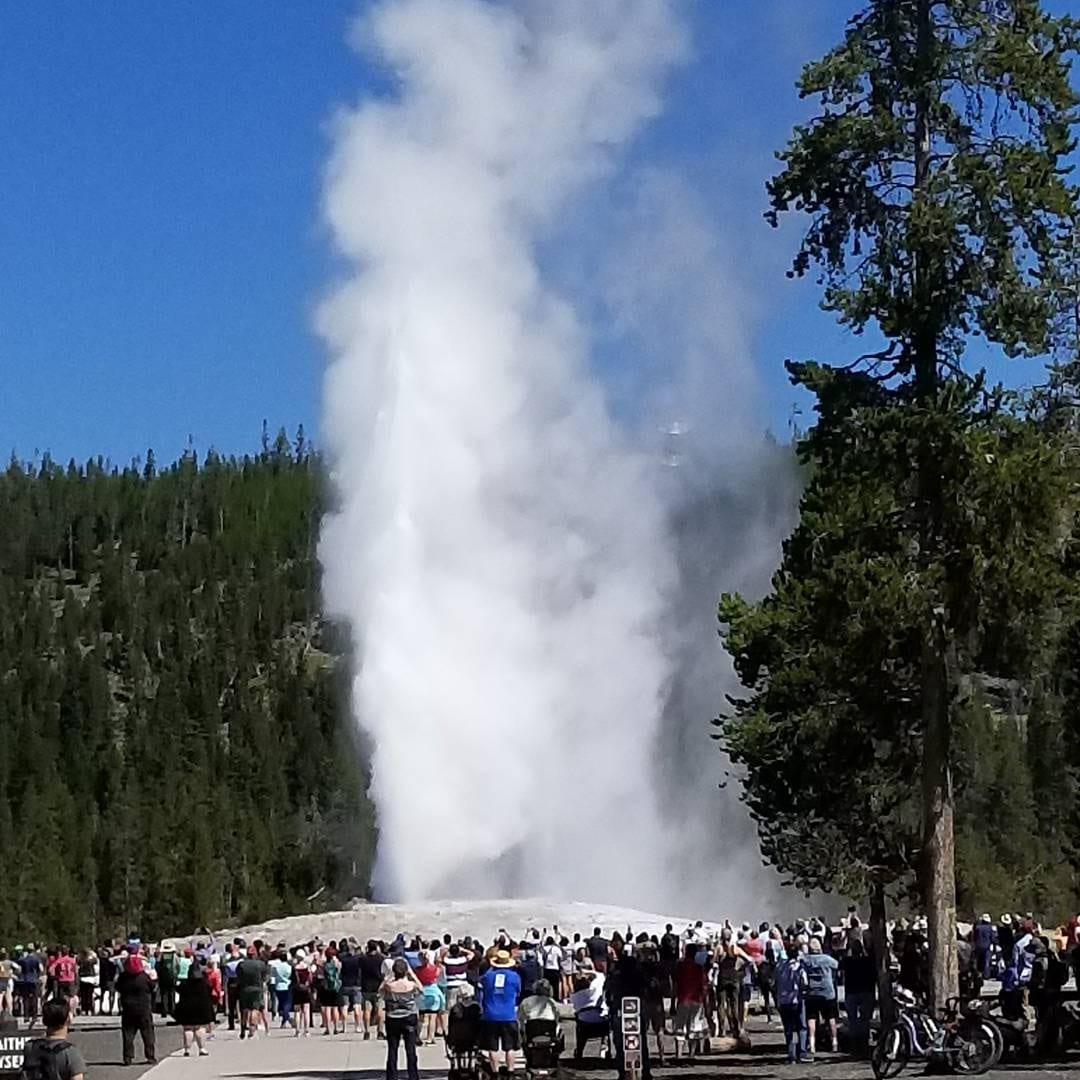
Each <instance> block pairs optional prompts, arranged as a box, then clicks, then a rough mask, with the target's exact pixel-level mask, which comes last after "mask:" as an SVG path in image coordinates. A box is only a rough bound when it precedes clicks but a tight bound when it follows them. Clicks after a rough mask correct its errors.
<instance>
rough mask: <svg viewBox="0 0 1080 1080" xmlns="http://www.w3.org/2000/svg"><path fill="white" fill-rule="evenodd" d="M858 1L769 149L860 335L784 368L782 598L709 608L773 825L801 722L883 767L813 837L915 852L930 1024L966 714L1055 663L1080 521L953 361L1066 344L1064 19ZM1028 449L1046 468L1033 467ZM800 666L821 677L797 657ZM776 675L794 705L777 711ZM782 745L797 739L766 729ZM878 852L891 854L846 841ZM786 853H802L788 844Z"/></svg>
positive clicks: (801, 262)
mask: <svg viewBox="0 0 1080 1080" xmlns="http://www.w3.org/2000/svg"><path fill="white" fill-rule="evenodd" d="M853 7H854V9H855V10H854V11H853V14H852V17H851V19H850V20H849V22H848V24H847V27H846V29H845V32H844V35H843V38H842V40H841V41H840V42H839V43H838V44H837V45H836V46H835V47H834V48H832V49H831V50H829V52H827V53H826V54H825V55H824V56H823V57H822V58H821V59H820V60H817V61H814V62H812V63H810V64H808V65H807V66H806V68H805V69H804V71H803V74H802V77H801V79H800V81H799V93H800V95H801V96H802V97H804V98H813V99H814V100H815V102H816V108H815V112H814V115H813V116H812V117H811V118H810V119H809V120H808V121H806V122H805V123H802V124H800V125H798V126H797V127H796V128H795V130H794V132H793V134H792V137H791V140H790V141H789V143H788V145H787V147H786V148H785V149H784V150H783V151H782V152H781V153H780V154H779V159H780V162H781V169H780V172H779V173H778V174H777V175H776V176H775V177H774V178H773V179H772V181H771V182H770V184H769V194H770V197H771V211H770V215H769V216H770V218H771V220H772V222H773V223H774V224H777V223H778V222H779V220H780V218H781V216H783V215H786V214H790V213H799V214H801V215H803V217H802V220H803V222H804V224H805V226H806V227H805V232H804V234H803V238H802V241H801V243H800V245H799V247H798V250H797V252H796V254H795V257H794V261H793V265H792V268H791V270H790V274H791V275H792V276H801V275H804V274H806V273H808V272H810V271H811V270H813V271H815V272H816V273H817V274H818V275H819V278H818V280H819V282H820V284H821V285H822V286H823V292H822V306H823V307H824V308H825V309H826V310H827V311H830V312H832V313H834V315H835V316H836V318H837V320H838V321H839V322H840V323H841V324H842V325H845V326H847V327H849V328H850V329H851V330H852V331H853V332H854V333H855V334H856V335H862V334H864V333H867V332H869V334H870V336H871V337H872V339H873V344H871V345H870V346H869V351H866V347H865V346H864V348H863V349H862V350H860V353H861V354H860V355H854V356H846V357H829V358H825V359H826V361H828V362H829V363H828V364H826V363H823V364H821V365H792V366H791V367H790V371H791V373H792V376H793V378H794V379H795V381H796V382H799V383H801V384H803V385H805V386H807V388H808V389H810V390H811V391H813V392H814V393H816V394H817V396H818V402H819V408H820V415H821V417H822V419H821V422H820V424H819V427H818V429H817V431H816V432H814V433H812V434H811V437H810V438H809V439H808V440H807V442H806V444H804V451H805V452H806V454H807V457H808V459H809V460H810V461H811V462H812V463H813V464H814V465H815V466H818V467H822V468H824V469H825V471H826V472H827V474H828V476H827V479H826V480H824V481H823V482H822V487H821V489H820V490H818V491H816V492H814V491H811V493H810V495H809V497H808V499H804V502H803V506H802V519H801V522H800V526H799V528H798V529H797V530H796V533H795V535H794V536H793V537H792V540H791V542H790V543H789V545H788V548H787V550H786V552H785V565H784V567H783V569H782V571H781V574H780V576H779V578H778V580H777V589H776V595H775V597H774V598H770V600H769V601H767V602H766V605H764V606H762V607H760V608H755V607H753V606H743V607H739V606H738V605H732V604H729V605H727V609H726V610H725V611H723V612H722V618H725V620H726V621H727V622H728V623H729V625H730V628H731V636H730V637H729V644H730V646H731V647H732V649H733V652H734V653H735V657H736V662H737V664H739V666H740V669H741V670H742V672H743V673H744V677H745V678H747V680H748V682H749V684H750V686H751V689H752V690H753V696H752V697H750V698H748V699H747V700H746V701H745V702H743V703H741V704H740V705H739V707H738V709H737V712H736V715H735V717H734V718H733V719H732V721H731V722H730V724H729V725H728V726H727V728H726V736H727V739H728V744H729V747H730V749H731V751H732V752H733V753H734V754H735V755H736V756H737V757H739V758H740V760H741V762H742V764H743V766H744V767H745V768H746V770H747V775H748V777H749V785H748V798H749V800H750V801H751V805H753V802H754V800H755V799H757V798H759V797H761V796H762V795H764V796H765V797H766V798H767V802H768V803H769V804H770V805H774V806H778V807H780V808H783V806H784V803H785V801H787V802H789V803H790V802H791V799H792V792H791V791H790V790H789V789H788V788H785V787H784V786H783V784H781V783H780V781H779V780H776V781H771V780H770V779H769V776H770V774H772V775H773V776H774V777H781V776H786V775H787V773H788V772H789V770H788V769H787V768H784V769H781V768H779V767H778V765H777V754H778V751H779V752H781V753H782V752H783V751H784V750H785V749H787V750H788V752H791V753H794V754H796V755H797V756H798V754H799V747H798V738H799V737H801V733H799V732H798V731H797V729H798V725H799V724H800V723H801V722H812V723H815V724H816V725H818V726H819V727H820V728H821V733H826V732H829V733H831V737H833V738H835V737H839V736H840V735H842V734H843V733H842V731H838V730H836V725H837V724H838V723H839V722H840V719H839V717H840V716H842V715H844V714H847V719H848V721H849V723H855V724H856V727H855V729H854V731H853V735H854V737H855V738H856V740H857V742H859V743H861V745H862V748H863V751H864V752H865V753H870V752H872V753H873V754H874V755H875V756H874V758H873V759H868V762H869V764H868V766H867V770H866V778H867V780H868V781H869V783H868V786H867V791H866V792H865V793H862V792H857V793H855V794H856V795H857V797H856V798H854V799H848V800H847V801H846V802H844V803H841V804H839V805H841V806H843V807H844V808H846V809H848V810H850V811H852V815H853V818H854V820H853V821H852V822H851V826H852V829H853V831H855V835H853V836H851V837H850V838H846V839H845V837H844V836H843V835H842V834H838V835H835V836H834V837H832V838H831V841H832V842H831V844H830V845H829V847H830V850H829V852H828V854H829V858H830V861H831V862H833V863H836V862H840V861H843V860H844V858H845V857H846V856H850V857H851V858H852V860H853V861H854V862H856V863H860V862H862V863H865V864H866V865H867V867H868V868H869V867H870V866H871V864H874V865H876V863H877V862H880V860H881V857H882V856H883V855H885V854H887V855H888V856H889V857H888V859H887V860H885V861H886V862H887V864H888V867H889V872H890V873H891V872H892V870H893V869H896V868H898V867H899V866H900V865H901V864H902V863H903V862H904V861H906V860H907V858H908V855H909V853H911V854H915V855H916V856H917V858H916V861H915V865H916V867H917V877H918V892H919V898H920V902H921V905H922V908H923V910H924V911H925V913H926V915H927V918H928V940H929V947H930V969H931V975H930V987H931V994H930V999H931V1002H932V1003H933V1004H936V1005H938V1006H941V1005H943V1004H944V1002H945V1001H946V1000H947V999H948V998H949V997H951V996H953V995H955V994H956V993H957V966H956V949H955V941H956V905H957V900H958V896H957V880H956V850H955V843H954V841H955V837H956V835H957V834H958V833H959V832H960V831H961V829H962V822H961V821H960V819H959V816H958V815H959V811H960V807H959V806H958V803H957V799H956V796H957V793H958V791H959V790H960V789H961V787H962V781H963V777H962V775H961V770H962V768H963V765H964V761H963V759H962V756H961V753H960V751H961V749H962V747H963V738H964V724H965V717H966V716H967V715H968V714H969V712H970V707H969V706H970V703H971V702H972V701H973V700H974V699H975V698H976V697H977V694H976V690H977V687H978V684H979V683H980V681H982V676H983V675H984V674H986V673H987V672H988V671H989V672H997V671H999V670H1000V671H1002V675H1001V676H997V677H1004V676H1005V675H1008V676H1009V677H1012V678H1014V679H1016V680H1017V681H1019V682H1020V683H1021V684H1022V685H1023V687H1024V691H1025V693H1026V692H1028V691H1029V690H1030V688H1031V685H1032V684H1033V683H1034V682H1037V680H1038V676H1039V675H1040V673H1045V672H1046V660H1047V656H1048V655H1049V654H1048V652H1047V651H1046V650H1048V649H1049V648H1050V640H1051V638H1053V636H1054V635H1053V634H1052V633H1050V632H1049V631H1047V627H1049V626H1050V625H1051V623H1052V621H1053V620H1052V618H1051V615H1052V612H1053V609H1054V607H1055V604H1056V599H1055V597H1054V595H1053V591H1054V588H1055V584H1054V579H1055V578H1056V571H1054V570H1052V569H1050V568H1049V566H1048V560H1047V558H1046V557H1045V556H1046V555H1047V553H1048V551H1050V550H1052V548H1053V545H1054V542H1055V541H1057V540H1059V539H1062V538H1063V536H1064V535H1065V533H1066V531H1067V530H1066V529H1064V528H1062V526H1066V525H1068V524H1071V522H1070V521H1069V520H1068V519H1069V517H1070V513H1069V511H1068V509H1067V508H1061V509H1060V510H1059V508H1058V507H1056V506H1053V505H1047V502H1046V499H1045V498H1044V496H1045V494H1046V493H1049V492H1052V491H1054V490H1057V489H1058V480H1057V478H1056V476H1055V475H1054V473H1055V469H1054V468H1053V467H1052V466H1053V459H1054V447H1052V446H1049V447H1048V448H1047V449H1046V450H1043V449H1041V448H1040V447H1039V446H1034V447H1029V448H1026V449H1023V450H1022V451H1021V453H1020V455H1019V457H1015V458H1014V456H1013V453H1012V451H1013V449H1014V443H1015V442H1016V441H1019V442H1020V443H1024V442H1027V441H1028V440H1029V439H1030V431H1029V430H1027V429H1025V428H1024V426H1023V424H1022V423H1021V424H1020V425H1016V424H1014V423H1013V417H1012V416H1011V415H1010V412H1009V409H1008V408H1005V407H1003V404H1004V403H1003V399H1002V397H1001V396H1000V395H996V394H994V393H993V392H992V391H987V389H986V388H985V386H984V384H983V380H982V376H981V374H980V373H979V372H978V370H977V368H976V366H975V365H972V364H971V363H970V361H969V359H968V356H967V351H968V346H969V343H970V342H971V340H972V339H973V338H977V337H978V338H983V339H984V340H985V341H989V342H991V343H993V344H995V345H997V346H998V347H999V348H1000V349H1001V351H1002V352H1003V353H1005V354H1006V355H1009V356H1019V355H1024V356H1040V355H1046V354H1048V353H1050V352H1051V351H1052V350H1053V349H1054V347H1055V345H1057V344H1058V339H1059V335H1060V334H1061V331H1062V326H1061V321H1062V320H1061V315H1062V307H1063V304H1062V297H1063V296H1068V295H1070V294H1071V293H1073V292H1074V289H1073V286H1074V284H1075V283H1074V282H1070V274H1072V273H1073V272H1074V270H1075V236H1076V232H1075V229H1076V222H1077V220H1078V219H1080V201H1078V198H1077V191H1076V188H1075V186H1074V184H1073V182H1072V180H1071V179H1070V176H1069V172H1070V170H1069V160H1068V159H1069V155H1070V154H1071V152H1072V151H1073V150H1074V149H1075V146H1076V143H1075V137H1074V127H1075V125H1076V124H1077V122H1078V114H1077V106H1078V105H1080V96H1078V95H1077V93H1076V90H1075V89H1074V87H1073V85H1072V80H1071V76H1072V64H1073V61H1074V59H1075V57H1076V55H1077V52H1078V50H1080V25H1078V24H1077V23H1075V22H1074V21H1073V20H1072V19H1070V18H1055V17H1052V16H1051V15H1050V14H1049V13H1048V12H1047V11H1046V10H1044V6H1043V4H1042V3H1041V2H1040V0H899V2H898V0H862V2H860V3H858V4H857V5H853ZM834 421H835V422H834ZM1002 439H1004V442H1000V440H1002ZM883 447H884V448H887V451H888V455H886V454H883V452H882V448H883ZM980 454H982V455H983V457H982V462H981V464H980ZM1044 457H1046V458H1047V461H1046V462H1045V463H1046V464H1047V465H1048V466H1049V467H1048V468H1047V469H1046V470H1045V473H1043V472H1042V471H1037V472H1036V473H1032V474H1030V477H1028V476H1025V472H1024V470H1025V468H1026V467H1027V466H1028V465H1031V466H1032V467H1035V468H1036V469H1037V470H1041V466H1042V465H1043V464H1044V460H1043V459H1044ZM1044 479H1045V483H1044ZM1059 515H1061V516H1059ZM853 545H854V547H853ZM853 552H857V553H858V558H857V559H853V558H852V554H853ZM819 555H820V558H819ZM845 563H846V564H847V565H846V566H845ZM830 577H831V578H832V585H831V587H832V588H833V590H834V595H833V596H831V597H830V595H829V588H830V582H829V579H830ZM1002 615H1013V616H1015V618H1014V620H1013V621H1012V622H1010V621H1009V619H1008V618H1002V617H1001V616H1002ZM1025 630H1034V631H1035V636H1034V639H1033V640H1030V641H1026V640H1025V637H1024V631H1025ZM1044 631H1047V632H1045V633H1044ZM1028 646H1032V648H1029V647H1028ZM808 650H814V651H815V652H816V653H817V654H818V655H819V659H820V661H821V663H822V664H823V665H824V666H823V668H822V669H821V670H816V669H814V668H813V667H811V666H810V665H808V664H806V663H800V662H799V658H800V657H801V656H805V655H806V653H807V651H808ZM1036 653H1038V655H1036ZM759 654H763V655H765V656H766V657H767V658H768V659H766V661H765V662H764V664H763V663H761V662H760V660H759V659H758V656H759ZM776 660H780V661H781V664H780V666H777V665H776V663H775V661H776ZM788 662H790V663H791V664H792V665H794V667H795V668H796V669H797V670H798V671H800V672H801V673H802V675H803V676H804V677H805V679H806V680H807V685H806V686H805V687H803V688H802V689H803V690H804V691H805V694H800V693H799V692H798V691H799V689H800V688H799V687H797V686H791V687H790V688H789V689H791V690H792V691H795V692H791V693H788V694H787V695H786V696H785V695H784V690H785V686H786V684H788V683H789V681H791V680H792V678H793V675H792V672H790V671H788V670H786V668H785V667H784V664H785V663H788ZM1009 667H1011V668H1012V669H1013V670H1012V671H1006V670H1005V669H1008V668H1009ZM766 669H767V670H766ZM815 706H816V709H815V711H814V714H813V715H812V716H811V717H807V715H806V714H807V712H808V710H810V709H812V708H814V707H815ZM800 717H801V718H802V719H801V720H800ZM774 727H776V728H779V729H780V730H779V731H777V730H773V728H774ZM789 728H790V729H791V731H792V733H793V737H795V739H796V741H795V742H794V743H792V742H791V741H790V740H789V741H787V742H785V740H784V738H783V732H784V730H785V729H789ZM860 736H863V738H861V739H860ZM870 736H873V741H870ZM986 741H987V738H986V737H984V739H983V742H984V743H985V742H986ZM895 755H899V759H896V760H895V761H894V759H895ZM879 756H880V759H881V762H882V764H883V765H884V766H886V767H885V768H884V772H885V773H889V774H891V775H893V776H895V777H900V776H904V777H906V780H907V785H908V787H909V788H911V789H912V791H913V794H914V793H915V791H916V790H917V806H918V809H919V810H920V816H921V823H920V824H919V828H918V829H917V830H909V829H907V828H904V829H901V828H899V821H900V817H899V814H898V813H897V814H896V816H895V817H894V821H893V824H894V828H892V829H889V828H884V829H875V830H872V831H871V835H870V836H869V837H866V836H862V835H861V834H859V833H858V830H859V829H861V828H862V826H863V822H864V820H865V819H866V815H867V814H868V813H869V814H872V813H873V809H872V806H873V799H872V796H873V794H874V788H875V786H876V785H875V783H874V782H873V780H872V775H873V773H874V771H875V769H876V766H875V764H874V762H875V761H876V760H877V758H878V757H879ZM916 759H917V762H918V765H917V768H916V767H915V765H914V762H915V760H916ZM785 762H786V759H785ZM894 763H895V764H898V765H900V766H901V768H899V769H896V770H891V769H890V768H888V766H890V765H892V764H894ZM982 764H985V763H982ZM852 767H853V768H854V769H855V770H856V772H855V776H856V777H857V778H860V773H859V771H858V766H857V763H855V762H852ZM977 774H978V771H977V770H976V775H977ZM983 779H986V777H985V776H984V777H983ZM819 781H820V778H819V777H817V776H815V775H814V774H813V773H812V771H811V770H810V769H804V772H803V775H802V779H801V780H797V781H794V783H795V784H796V788H795V789H794V796H795V797H796V798H797V799H801V800H802V803H805V802H807V801H810V802H814V801H815V800H814V799H813V793H812V791H807V790H805V789H804V787H803V786H802V785H806V786H807V787H808V788H810V789H813V788H814V787H815V786H818V785H819ZM755 786H756V788H757V790H755ZM789 787H790V785H789ZM1005 790H1006V791H1011V790H1012V789H1011V788H1009V787H1008V786H1007V787H1006V789H1005ZM1003 794H1004V792H1003ZM864 795H865V797H863V796H864ZM1015 797H1016V799H1017V800H1019V801H1018V802H1017V804H1016V805H1017V807H1018V808H1019V807H1020V806H1021V802H1022V796H1021V795H1020V793H1017V795H1016V796H1015ZM911 801H912V802H913V803H914V802H916V800H915V799H912V800H911ZM822 808H823V809H826V808H827V803H823V804H822ZM895 810H898V808H896V807H892V808H890V812H892V811H895ZM834 812H835V805H834ZM905 820H907V819H906V818H905ZM1032 821H1033V822H1034V818H1032ZM889 835H893V836H895V837H896V841H897V844H896V847H895V849H894V850H892V851H889V852H884V853H883V852H881V851H880V850H877V849H878V848H879V845H878V844H876V843H874V844H869V845H868V844H866V843H864V841H866V840H869V839H873V840H875V841H876V840H879V839H885V840H887V838H888V837H889ZM765 838H766V842H767V844H768V843H769V831H768V827H767V826H766V828H765ZM909 841H910V842H909ZM912 844H914V845H915V846H916V847H917V852H912V851H911V848H912ZM837 845H839V846H838V848H837ZM833 848H836V850H833ZM777 850H779V851H780V852H781V853H782V855H781V857H782V858H783V859H787V858H795V859H797V858H798V855H797V854H795V855H792V854H791V853H790V845H786V846H781V847H780V848H778V849H777ZM796 869H800V870H801V868H796ZM882 873H884V871H882ZM875 874H876V871H873V872H871V874H870V876H871V877H873V876H875ZM960 899H961V900H962V899H963V896H962V895H961V897H960Z"/></svg>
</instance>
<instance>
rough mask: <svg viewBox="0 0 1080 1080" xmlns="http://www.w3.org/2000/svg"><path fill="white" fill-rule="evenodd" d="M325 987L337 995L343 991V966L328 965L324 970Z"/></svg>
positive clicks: (336, 964)
mask: <svg viewBox="0 0 1080 1080" xmlns="http://www.w3.org/2000/svg"><path fill="white" fill-rule="evenodd" d="M323 986H325V987H326V989H327V990H329V991H330V993H331V994H336V993H337V992H338V991H339V990H340V989H341V965H340V964H338V963H336V962H335V963H333V964H327V965H326V966H325V967H324V968H323Z"/></svg>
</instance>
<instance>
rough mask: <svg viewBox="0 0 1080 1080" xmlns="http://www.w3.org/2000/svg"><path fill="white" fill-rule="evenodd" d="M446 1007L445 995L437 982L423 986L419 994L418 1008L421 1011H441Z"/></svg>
mask: <svg viewBox="0 0 1080 1080" xmlns="http://www.w3.org/2000/svg"><path fill="white" fill-rule="evenodd" d="M445 1008H446V997H445V995H444V994H443V992H442V989H441V988H440V987H439V985H438V983H432V984H431V985H430V986H425V987H424V992H423V993H422V994H421V995H420V1001H419V1010H420V1012H422V1013H441V1012H442V1011H443V1010H444V1009H445Z"/></svg>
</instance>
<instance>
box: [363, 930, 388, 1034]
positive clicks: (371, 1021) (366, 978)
mask: <svg viewBox="0 0 1080 1080" xmlns="http://www.w3.org/2000/svg"><path fill="white" fill-rule="evenodd" d="M385 959H386V957H385V956H383V954H382V952H381V950H380V949H379V945H378V942H375V941H369V942H368V943H367V952H365V953H364V955H363V956H361V957H360V994H361V998H362V1001H363V1009H362V1019H363V1023H364V1038H365V1039H370V1038H371V1029H372V1028H375V1030H376V1031H377V1032H378V1035H379V1038H380V1039H381V1038H382V1037H383V1024H382V1013H381V1011H380V1009H379V987H380V986H382V981H383V962H384V961H385Z"/></svg>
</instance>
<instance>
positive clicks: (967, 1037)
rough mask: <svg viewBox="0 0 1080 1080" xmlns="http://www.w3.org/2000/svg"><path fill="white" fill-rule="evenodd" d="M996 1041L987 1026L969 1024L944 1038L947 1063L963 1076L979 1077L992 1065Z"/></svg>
mask: <svg viewBox="0 0 1080 1080" xmlns="http://www.w3.org/2000/svg"><path fill="white" fill-rule="evenodd" d="M996 1050H997V1040H996V1039H995V1038H994V1035H993V1033H992V1032H991V1031H989V1030H988V1027H987V1026H984V1025H983V1024H970V1025H965V1026H964V1027H962V1028H960V1029H957V1030H956V1031H950V1032H949V1033H948V1035H946V1037H945V1051H946V1054H947V1056H948V1060H949V1063H950V1064H951V1065H952V1066H953V1068H954V1069H956V1071H957V1072H958V1073H963V1074H964V1075H965V1076H981V1075H982V1074H983V1073H984V1072H986V1070H987V1069H989V1068H990V1066H991V1065H993V1064H994V1060H995V1054H996Z"/></svg>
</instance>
